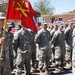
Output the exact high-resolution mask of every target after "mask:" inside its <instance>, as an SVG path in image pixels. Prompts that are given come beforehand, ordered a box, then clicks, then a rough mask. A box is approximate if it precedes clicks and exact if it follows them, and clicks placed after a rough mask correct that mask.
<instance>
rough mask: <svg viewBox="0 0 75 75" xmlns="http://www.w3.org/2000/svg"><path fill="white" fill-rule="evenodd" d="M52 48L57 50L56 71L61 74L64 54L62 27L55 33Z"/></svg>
mask: <svg viewBox="0 0 75 75" xmlns="http://www.w3.org/2000/svg"><path fill="white" fill-rule="evenodd" d="M51 43H52V47H51V48H53V47H54V50H55V66H56V68H55V70H56V71H57V72H60V71H61V70H62V52H63V43H64V39H63V33H62V25H61V24H60V26H59V27H58V30H57V31H56V32H55V33H54V35H53V38H52V40H51Z"/></svg>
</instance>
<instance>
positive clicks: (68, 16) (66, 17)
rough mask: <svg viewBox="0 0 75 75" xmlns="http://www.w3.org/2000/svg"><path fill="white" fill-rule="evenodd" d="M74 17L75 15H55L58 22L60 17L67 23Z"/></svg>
mask: <svg viewBox="0 0 75 75" xmlns="http://www.w3.org/2000/svg"><path fill="white" fill-rule="evenodd" d="M74 16H75V13H69V14H61V15H54V17H55V18H56V20H58V19H59V17H62V18H63V20H65V21H67V20H72V19H73V17H74Z"/></svg>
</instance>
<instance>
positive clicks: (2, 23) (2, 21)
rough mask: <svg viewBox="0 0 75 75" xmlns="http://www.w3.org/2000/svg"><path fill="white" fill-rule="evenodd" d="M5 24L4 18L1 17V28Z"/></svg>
mask: <svg viewBox="0 0 75 75" xmlns="http://www.w3.org/2000/svg"><path fill="white" fill-rule="evenodd" d="M3 25H4V19H0V28H2V26H3Z"/></svg>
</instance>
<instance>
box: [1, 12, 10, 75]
mask: <svg viewBox="0 0 75 75" xmlns="http://www.w3.org/2000/svg"><path fill="white" fill-rule="evenodd" d="M4 20H5V16H4V13H2V12H0V47H1V45H2V44H3V43H4V47H3V48H2V49H0V56H1V57H0V75H11V66H10V56H9V43H10V41H9V38H10V37H9V33H8V32H6V37H5V39H4V38H2V34H3V25H4ZM1 50H2V54H1ZM1 58H2V60H1Z"/></svg>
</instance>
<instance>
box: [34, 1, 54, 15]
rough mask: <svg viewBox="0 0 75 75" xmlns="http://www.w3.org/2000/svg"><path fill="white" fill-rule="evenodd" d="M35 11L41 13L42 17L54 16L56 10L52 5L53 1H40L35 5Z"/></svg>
mask: <svg viewBox="0 0 75 75" xmlns="http://www.w3.org/2000/svg"><path fill="white" fill-rule="evenodd" d="M34 9H35V10H36V11H38V12H40V13H41V15H46V14H50V15H52V14H53V11H54V10H55V9H54V7H52V5H51V0H38V1H37V2H35V3H34Z"/></svg>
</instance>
